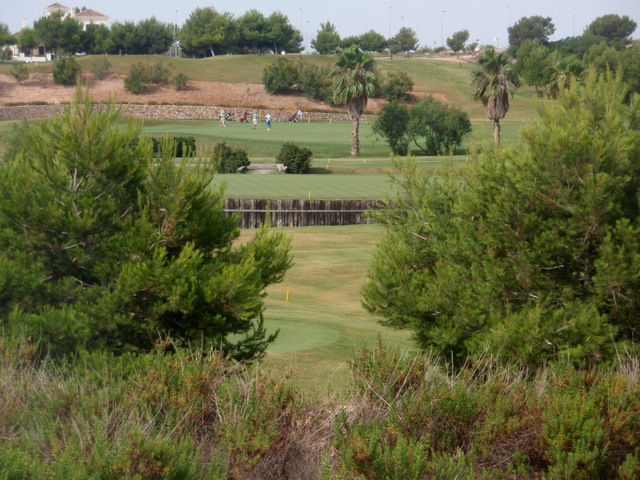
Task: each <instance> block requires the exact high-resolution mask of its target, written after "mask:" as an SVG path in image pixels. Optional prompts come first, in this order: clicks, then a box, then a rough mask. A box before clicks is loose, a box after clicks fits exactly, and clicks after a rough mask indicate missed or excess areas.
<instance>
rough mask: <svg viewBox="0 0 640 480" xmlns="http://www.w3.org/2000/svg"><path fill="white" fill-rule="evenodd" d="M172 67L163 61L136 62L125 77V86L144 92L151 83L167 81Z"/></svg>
mask: <svg viewBox="0 0 640 480" xmlns="http://www.w3.org/2000/svg"><path fill="white" fill-rule="evenodd" d="M172 68H173V67H172V66H171V65H164V64H163V63H162V62H156V63H154V64H152V65H148V64H145V63H142V62H137V63H134V64H133V65H131V68H130V69H129V74H128V75H127V76H126V77H125V78H124V88H126V89H127V90H128V91H130V92H131V93H134V94H140V93H143V92H144V91H145V90H146V89H147V87H148V86H149V84H153V85H157V84H159V83H166V82H167V81H168V79H169V75H170V74H171V70H172ZM181 81H182V80H181ZM185 84H186V79H185Z"/></svg>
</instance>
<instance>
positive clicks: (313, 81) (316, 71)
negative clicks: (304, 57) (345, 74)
mask: <svg viewBox="0 0 640 480" xmlns="http://www.w3.org/2000/svg"><path fill="white" fill-rule="evenodd" d="M330 72H331V71H330V70H329V69H328V68H325V67H320V66H318V65H316V64H314V63H307V62H303V63H301V64H300V66H299V67H298V88H299V89H300V91H301V92H302V93H304V94H305V96H306V97H307V98H310V99H312V100H319V101H322V102H327V103H330V102H332V101H333V89H332V88H331V75H330Z"/></svg>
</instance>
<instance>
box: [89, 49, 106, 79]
mask: <svg viewBox="0 0 640 480" xmlns="http://www.w3.org/2000/svg"><path fill="white" fill-rule="evenodd" d="M110 71H111V62H110V61H109V60H108V59H107V57H106V55H100V56H97V57H95V58H94V59H93V60H91V73H93V76H94V77H96V78H97V79H98V80H104V79H105V78H106V77H107V75H109V73H110Z"/></svg>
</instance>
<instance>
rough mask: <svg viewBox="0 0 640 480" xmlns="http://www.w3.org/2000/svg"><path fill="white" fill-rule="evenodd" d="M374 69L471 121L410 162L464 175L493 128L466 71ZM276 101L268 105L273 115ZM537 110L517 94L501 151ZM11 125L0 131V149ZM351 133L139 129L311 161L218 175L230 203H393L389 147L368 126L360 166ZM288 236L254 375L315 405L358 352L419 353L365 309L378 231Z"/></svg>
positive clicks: (254, 78) (446, 66)
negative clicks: (285, 376) (292, 388)
mask: <svg viewBox="0 0 640 480" xmlns="http://www.w3.org/2000/svg"><path fill="white" fill-rule="evenodd" d="M159 58H160V60H162V61H168V60H167V59H165V58H163V57H159ZM135 60H136V58H125V57H122V58H121V59H119V58H115V59H113V64H114V66H113V71H114V72H116V73H117V72H125V71H126V69H127V68H128V66H130V64H131V62H133V61H135ZM305 60H306V59H305ZM80 61H81V62H82V61H83V59H80ZM313 61H315V62H318V63H319V64H321V65H322V64H326V63H327V58H326V57H324V56H314V58H313ZM171 62H173V64H174V65H177V66H178V68H179V69H180V70H181V71H184V72H185V73H186V74H187V75H188V76H189V78H191V79H194V80H206V79H207V78H208V77H209V75H210V72H212V71H215V72H216V79H217V80H221V81H228V82H232V83H233V82H238V81H239V79H240V78H243V80H244V82H254V83H258V82H259V81H260V80H259V78H260V73H261V69H262V68H264V66H265V65H266V64H267V63H268V62H269V59H268V58H267V57H254V56H238V57H216V58H213V59H201V60H190V59H171ZM378 66H379V69H380V71H381V73H382V74H383V75H387V74H390V73H393V72H398V71H405V72H407V73H408V74H409V75H410V76H411V78H412V80H413V81H414V84H415V85H414V93H415V94H416V95H417V96H419V97H421V96H424V95H430V94H431V95H434V96H438V97H440V98H446V99H448V100H449V102H450V103H451V104H452V105H453V106H456V107H457V108H460V109H462V110H464V111H466V112H467V113H468V115H469V117H470V119H471V121H472V125H473V132H472V134H471V135H469V136H468V137H467V138H466V139H465V141H464V143H463V144H462V145H461V147H460V148H459V149H457V150H456V151H455V152H453V154H452V155H447V156H423V155H421V153H420V151H419V150H418V149H417V148H415V146H410V149H411V150H412V152H411V154H412V155H413V156H414V158H415V159H416V160H417V161H418V162H419V163H420V165H421V166H422V168H423V169H424V170H425V171H426V172H429V173H432V174H434V175H437V174H438V169H439V168H442V167H443V166H444V165H446V164H448V163H452V162H453V163H457V164H464V162H465V161H466V160H467V158H468V155H469V153H470V151H471V150H473V149H480V148H482V147H483V145H486V144H489V143H490V142H491V140H492V134H493V133H492V124H491V122H490V121H489V120H487V119H486V118H485V116H484V109H483V107H482V105H481V103H480V102H478V101H474V100H473V99H472V95H471V93H472V87H471V85H470V83H469V74H470V72H471V70H472V68H473V65H472V64H470V63H465V62H456V61H451V60H450V59H449V60H446V59H445V60H437V59H428V60H426V59H424V58H394V59H393V60H391V59H379V60H378ZM240 72H242V75H241V73H240ZM0 73H2V70H1V69H0ZM279 97H281V96H280V95H274V96H273V98H272V102H273V104H272V105H273V108H274V109H277V104H278V98H279ZM167 100H168V99H167ZM534 104H535V100H534V99H533V95H532V92H531V89H529V88H527V87H525V88H522V89H520V90H519V91H518V92H516V95H515V96H514V98H513V99H512V102H511V107H510V110H509V113H508V115H507V116H506V118H504V119H503V120H502V122H501V125H502V143H503V144H504V145H510V144H513V142H515V140H516V136H517V132H518V130H519V128H520V126H521V125H522V124H523V122H526V121H527V120H529V119H531V118H533V117H534V116H535V113H534ZM368 113H374V112H368ZM262 120H263V119H262ZM15 123H16V121H9V120H7V121H0V142H1V143H4V142H3V141H2V140H3V139H5V138H6V137H7V136H8V135H9V134H10V131H11V130H12V128H13V125H14V124H15ZM351 129H352V124H351V122H340V121H334V122H329V121H326V122H323V121H303V122H301V123H288V122H283V121H280V122H274V125H273V128H272V129H271V130H270V131H268V130H267V129H266V127H265V124H264V121H261V122H260V123H259V125H258V127H257V128H256V129H255V130H254V129H252V128H251V125H250V124H249V123H241V122H238V121H229V122H227V124H226V127H225V128H220V127H219V122H218V120H217V119H211V120H173V119H171V120H170V119H148V120H144V121H143V124H142V134H143V135H148V136H152V137H163V136H175V137H178V136H193V137H195V139H196V144H197V150H198V153H199V154H205V153H207V152H210V151H211V150H212V149H213V147H214V146H215V145H216V144H217V143H220V142H225V143H226V144H228V145H229V146H231V147H233V148H242V149H244V150H245V151H246V152H247V155H248V157H249V159H250V161H251V162H252V163H274V162H275V161H276V160H275V158H276V156H277V154H278V152H279V150H280V148H281V146H282V145H283V144H284V143H287V142H291V143H295V144H296V145H297V146H299V147H305V148H308V149H309V150H311V151H312V152H313V162H312V166H311V170H310V173H308V174H304V175H287V174H280V173H272V174H252V173H247V174H221V175H217V176H216V179H215V181H216V184H217V186H218V187H219V186H222V185H224V188H225V196H227V197H237V198H291V199H306V198H312V199H347V200H348V199H379V198H382V197H383V196H385V195H387V194H389V193H391V185H390V183H389V174H390V173H393V165H392V155H391V153H390V149H389V146H388V144H387V143H386V142H385V141H384V140H383V139H381V138H379V137H377V136H376V135H375V134H374V133H373V131H372V126H371V122H370V121H369V122H367V121H362V122H361V123H360V133H359V136H360V156H359V157H357V158H354V157H351V156H350V152H349V150H350V140H351ZM284 231H285V232H286V234H287V235H288V236H290V237H291V239H292V251H291V253H292V256H293V267H292V268H291V269H290V270H289V271H288V272H287V274H286V276H285V279H284V281H283V282H282V283H279V284H276V285H273V286H270V287H269V288H268V290H267V297H266V306H267V309H266V311H265V325H266V327H267V330H268V332H269V333H272V332H274V331H275V330H279V335H278V338H277V339H276V341H275V343H274V344H273V345H271V347H270V348H269V350H268V353H267V356H266V357H265V359H264V360H263V361H262V367H261V368H265V369H269V370H273V371H274V372H281V373H290V374H291V375H292V377H293V378H294V380H295V381H296V382H297V383H298V384H299V386H300V387H302V388H303V389H304V391H307V392H309V393H310V394H318V395H321V396H324V395H333V394H334V393H336V392H339V391H340V390H341V389H343V388H344V387H345V385H346V380H347V376H348V371H349V370H348V367H347V365H348V362H349V359H350V358H351V355H352V354H353V353H354V351H355V350H356V349H357V348H359V347H361V346H362V345H364V344H367V345H373V344H375V343H376V342H377V341H378V339H379V338H381V339H383V341H384V342H385V343H387V344H389V345H392V346H398V347H400V348H401V349H406V350H412V349H414V348H415V347H414V344H413V342H412V340H411V336H410V333H409V332H407V331H395V330H392V329H389V328H387V327H384V326H381V325H380V324H379V323H378V321H377V319H376V318H375V317H373V316H372V315H370V314H369V313H368V312H367V311H366V310H365V309H364V308H363V307H362V304H361V297H360V286H361V284H362V283H363V281H365V279H366V276H367V265H368V262H369V259H370V256H371V253H372V250H373V248H374V246H375V244H376V242H377V240H378V239H379V237H380V234H381V232H382V228H381V227H380V226H379V225H354V226H341V227H300V228H285V229H284ZM251 236H252V232H251V231H242V232H241V235H240V238H239V240H238V242H245V241H248V240H249V239H250V238H251Z"/></svg>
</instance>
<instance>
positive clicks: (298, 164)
mask: <svg viewBox="0 0 640 480" xmlns="http://www.w3.org/2000/svg"><path fill="white" fill-rule="evenodd" d="M312 159H313V153H312V152H311V150H309V149H308V148H300V147H298V146H297V145H295V144H293V143H285V144H284V145H282V148H280V152H278V155H277V156H276V161H277V162H278V163H282V164H283V165H284V166H286V167H287V173H307V172H308V171H309V169H310V168H311V161H312Z"/></svg>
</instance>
